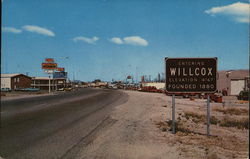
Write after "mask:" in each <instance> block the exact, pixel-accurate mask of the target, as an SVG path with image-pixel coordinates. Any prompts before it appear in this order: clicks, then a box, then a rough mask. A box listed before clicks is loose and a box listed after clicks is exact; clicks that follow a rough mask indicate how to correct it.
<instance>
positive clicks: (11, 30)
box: [2, 27, 22, 34]
mask: <svg viewBox="0 0 250 159" xmlns="http://www.w3.org/2000/svg"><path fill="white" fill-rule="evenodd" d="M2 31H3V32H9V33H14V34H20V33H21V32H22V30H20V29H16V28H13V27H2Z"/></svg>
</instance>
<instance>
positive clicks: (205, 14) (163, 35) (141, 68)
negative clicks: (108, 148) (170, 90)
mask: <svg viewBox="0 0 250 159" xmlns="http://www.w3.org/2000/svg"><path fill="white" fill-rule="evenodd" d="M248 28H249V1H248V0H236V1H235V0H209V1H208V0H188V1H187V0H71V1H68V0H47V1H45V0H22V1H20V0H2V28H1V29H2V40H1V41H2V44H1V46H2V47H1V60H2V61H1V72H2V73H23V74H28V75H29V76H48V75H47V74H45V73H44V71H43V70H42V68H41V63H42V62H44V60H45V58H54V60H55V62H57V63H58V66H59V67H64V68H65V70H66V71H67V72H68V74H69V78H70V79H73V78H74V79H78V80H82V81H92V80H94V79H101V80H103V81H111V80H112V79H114V80H124V79H125V78H126V76H127V75H132V76H133V77H134V79H135V80H136V79H137V80H139V77H140V76H142V75H151V77H152V79H153V78H156V77H157V74H158V73H162V72H165V66H164V65H165V62H164V58H165V57H218V69H219V70H233V69H248V68H249V54H248V52H249V50H248V49H249V45H248V43H249V41H248V38H249V37H248V34H249V32H248Z"/></svg>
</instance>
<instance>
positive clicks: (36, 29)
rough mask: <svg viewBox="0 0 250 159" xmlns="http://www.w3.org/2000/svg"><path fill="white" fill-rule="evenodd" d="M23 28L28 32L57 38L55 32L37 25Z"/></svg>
mask: <svg viewBox="0 0 250 159" xmlns="http://www.w3.org/2000/svg"><path fill="white" fill-rule="evenodd" d="M22 28H23V29H24V30H26V31H29V32H33V33H37V34H42V35H45V36H52V37H53V36H55V33H54V32H53V31H51V30H48V29H46V28H42V27H39V26H35V25H25V26H23V27H22Z"/></svg>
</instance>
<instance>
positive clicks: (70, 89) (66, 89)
mask: <svg viewBox="0 0 250 159" xmlns="http://www.w3.org/2000/svg"><path fill="white" fill-rule="evenodd" d="M64 90H65V91H72V90H73V88H71V87H68V88H64Z"/></svg>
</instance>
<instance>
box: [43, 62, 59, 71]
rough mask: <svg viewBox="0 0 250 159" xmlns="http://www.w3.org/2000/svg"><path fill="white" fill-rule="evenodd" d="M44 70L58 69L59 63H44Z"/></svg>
mask: <svg viewBox="0 0 250 159" xmlns="http://www.w3.org/2000/svg"><path fill="white" fill-rule="evenodd" d="M42 69H46V70H49V69H53V70H54V69H57V63H42Z"/></svg>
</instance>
